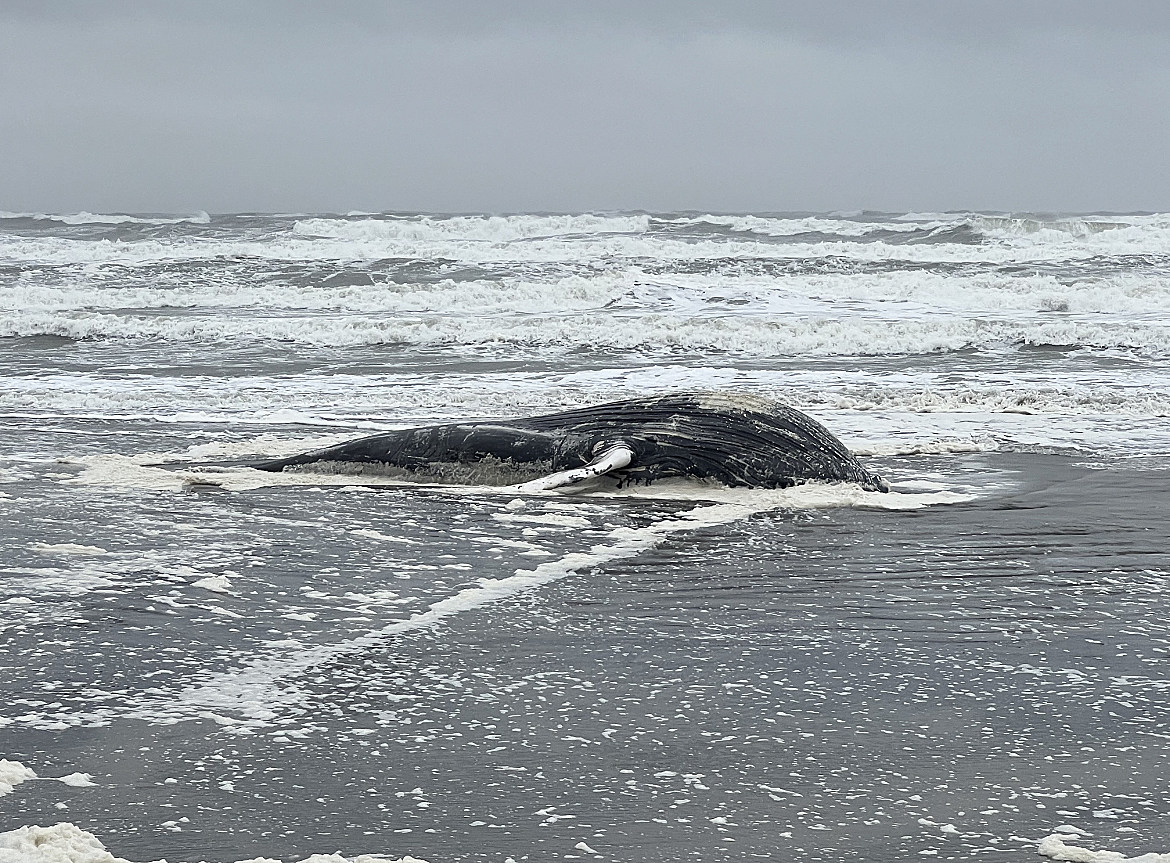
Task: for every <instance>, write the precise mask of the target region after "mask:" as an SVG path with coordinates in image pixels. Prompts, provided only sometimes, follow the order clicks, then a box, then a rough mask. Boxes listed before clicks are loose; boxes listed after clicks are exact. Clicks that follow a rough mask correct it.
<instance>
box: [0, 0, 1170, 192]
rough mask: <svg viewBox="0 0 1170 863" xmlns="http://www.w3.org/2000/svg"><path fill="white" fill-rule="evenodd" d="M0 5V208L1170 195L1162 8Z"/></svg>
mask: <svg viewBox="0 0 1170 863" xmlns="http://www.w3.org/2000/svg"><path fill="white" fill-rule="evenodd" d="M0 14H2V15H3V16H4V19H3V26H2V27H0V97H2V98H3V103H4V104H5V106H6V110H5V112H4V114H3V115H0V138H2V139H3V140H4V141H5V142H6V145H5V149H6V151H7V157H6V158H5V159H4V160H3V163H2V164H0V195H3V197H2V198H0V209H10V210H19V209H25V210H27V209H33V210H36V209H52V210H69V209H90V210H95V209H105V210H109V209H120V210H135V211H190V210H196V209H206V210H211V211H226V210H341V211H344V210H348V209H352V208H358V209H410V210H415V209H421V210H447V211H450V210H477V211H478V210H484V211H506V210H530V209H539V210H579V209H619V208H644V209H708V210H757V211H763V210H769V211H777V210H810V209H811V210H826V209H838V208H860V207H871V208H883V209H895V210H898V209H943V208H964V207H972V208H989V209H1037V210H1039V209H1043V210H1090V209H1170V201H1168V198H1170V178H1167V177H1166V175H1165V172H1164V171H1163V170H1162V169H1161V163H1162V160H1163V158H1164V157H1163V154H1164V153H1165V152H1166V149H1167V145H1168V144H1170V128H1168V124H1167V108H1166V106H1167V105H1170V61H1167V59H1166V58H1165V57H1164V56H1163V55H1164V53H1165V52H1164V51H1163V50H1161V47H1162V46H1164V44H1165V36H1166V34H1167V31H1168V30H1170V24H1168V21H1170V9H1168V7H1166V6H1165V4H1161V3H1119V4H1110V5H1109V7H1108V8H1107V9H1106V8H1103V7H1101V6H1100V5H1099V4H1089V3H1077V2H1061V3H1055V2H1052V3H1048V2H1036V3H1028V4H1018V3H1008V2H997V0H989V2H983V3H979V4H937V3H928V2H892V3H882V4H868V3H815V4H814V3H765V2H759V3H755V2H743V3H733V4H718V5H715V4H699V3H685V2H653V0H647V2H638V3H630V2H626V3H617V2H596V3H589V4H560V3H546V2H519V0H517V2H476V3H471V2H450V0H447V2H444V0H436V2H428V3H373V2H370V3H367V2H349V3H345V2H342V3H331V4H315V3H293V2H280V3H277V2H260V0H257V2H250V3H244V4H237V3H215V2H212V3H208V2H204V3H165V2H159V3H151V4H141V3H121V2H105V3H76V4H39V3H23V4H15V5H13V4H6V6H5V8H4V10H3V13H0Z"/></svg>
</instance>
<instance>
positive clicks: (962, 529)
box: [0, 441, 1170, 861]
mask: <svg viewBox="0 0 1170 863" xmlns="http://www.w3.org/2000/svg"><path fill="white" fill-rule="evenodd" d="M11 445H12V441H7V442H6V446H11ZM883 467H884V469H885V470H886V471H887V473H888V474H889V475H891V476H892V477H894V478H895V479H896V478H897V477H898V476H899V475H905V474H907V473H913V474H922V473H923V472H924V471H925V472H929V471H940V472H944V473H947V474H949V475H951V476H955V477H963V478H965V481H966V482H967V483H968V484H969V485H970V486H971V487H973V488H977V489H978V488H979V486H980V485H983V486H984V487H983V488H982V489H981V490H980V493H979V496H978V497H976V498H975V499H973V500H971V501H969V502H966V503H959V504H954V505H950V506H936V507H930V508H927V509H923V510H919V511H914V512H891V511H883V510H868V509H827V510H804V511H799V510H797V511H785V510H778V511H772V512H759V513H756V514H755V515H753V516H751V517H749V518H746V519H743V520H738V521H733V522H731V523H729V524H725V525H722V526H714V527H706V528H700V529H697V530H694V531H688V532H678V533H675V534H672V535H670V536H669V537H667V538H665V539H664V540H663V541H662V542H661V544H659V545H658V546H657V547H653V548H649V549H647V550H645V551H643V552H642V553H640V554H637V555H628V556H624V557H619V558H617V559H615V560H612V561H610V562H608V563H605V564H602V565H599V566H591V567H586V568H584V569H582V571H580V572H576V573H570V574H568V575H566V576H565V577H564V578H562V579H560V580H558V581H555V582H552V583H550V584H547V585H544V586H542V587H540V588H539V589H536V590H531V591H527V592H523V593H518V594H517V595H515V596H512V597H506V598H504V599H502V600H501V601H499V602H496V603H489V604H487V605H484V606H483V607H481V608H477V609H473V610H471V611H469V612H467V613H464V614H455V615H453V616H451V617H450V618H447V619H444V620H443V621H441V622H439V624H438V625H436V626H430V627H425V628H420V629H418V630H416V631H409V632H405V633H403V634H400V635H395V636H391V637H386V638H383V639H377V640H375V641H374V642H373V643H369V642H367V643H362V644H361V645H360V646H359V647H357V648H352V649H351V648H342V649H333V650H331V649H330V647H331V646H333V647H336V646H337V645H339V644H343V643H344V642H346V641H347V640H351V639H353V638H354V637H355V636H360V635H362V634H364V633H368V632H373V631H376V630H378V629H380V628H381V627H383V626H384V625H385V624H386V623H387V622H390V621H393V620H396V619H404V618H406V617H408V616H409V615H410V614H411V613H413V612H416V611H418V610H420V609H421V608H423V607H425V606H426V604H427V603H428V602H430V601H433V600H434V599H436V598H440V597H442V596H446V595H450V594H451V593H452V592H453V591H458V590H461V589H466V588H468V587H469V586H473V585H474V584H476V583H477V582H478V580H479V579H483V578H500V577H507V576H509V575H511V574H512V573H513V572H514V571H515V570H516V569H518V568H530V567H531V566H533V565H535V564H538V563H541V562H544V561H548V560H550V559H554V560H555V559H558V558H560V557H563V556H565V555H567V554H570V553H572V552H575V551H581V550H587V549H589V548H591V547H594V546H595V545H597V544H602V545H604V544H606V543H607V542H609V541H611V537H612V536H613V535H614V531H615V529H620V528H631V529H634V530H637V529H639V528H644V527H646V526H647V525H651V524H654V523H658V522H661V521H663V520H664V519H668V518H671V517H672V516H674V515H676V514H677V513H678V512H680V511H683V510H686V509H689V508H692V507H694V506H696V504H695V503H693V502H681V501H680V502H664V501H647V500H637V499H621V500H612V499H610V500H606V499H588V500H576V501H574V500H571V499H553V500H545V499H532V500H529V501H528V502H527V503H526V504H525V505H524V506H523V508H519V507H518V506H517V505H516V504H513V503H511V501H512V498H510V497H508V496H497V497H493V496H487V497H476V496H471V497H467V496H464V495H451V494H447V493H444V492H442V491H436V490H428V489H387V488H375V489H368V490H361V491H355V490H345V489H338V488H319V489H313V488H308V489H306V488H301V487H281V488H269V489H256V490H252V491H247V492H236V493H227V492H222V491H215V490H204V491H191V492H187V493H175V492H169V491H167V492H162V491H160V492H152V491H134V490H117V491H111V490H109V489H101V488H97V489H95V488H89V487H75V486H69V485H66V484H63V480H64V479H67V478H68V475H69V473H70V467H69V466H68V465H63V466H61V467H60V468H59V469H58V470H57V471H55V472H54V473H56V474H57V475H55V476H54V475H46V474H43V473H41V474H40V475H37V474H38V473H40V472H39V471H33V472H31V473H30V474H29V475H28V476H26V477H25V478H23V479H21V480H20V481H19V482H17V483H9V484H7V485H5V486H4V489H5V490H6V492H7V494H8V495H9V497H8V498H7V499H5V500H4V504H5V506H6V512H7V515H8V518H7V519H6V521H5V528H4V531H3V539H2V541H3V543H4V552H3V553H4V556H5V560H6V566H7V568H8V574H7V575H6V578H5V580H4V582H3V584H2V586H0V587H2V590H3V591H4V593H5V597H4V598H5V599H7V600H8V602H7V603H5V604H4V605H3V608H4V609H5V615H4V631H3V634H2V636H3V639H4V641H3V644H4V650H3V654H2V655H3V656H4V657H5V658H4V661H3V666H4V669H3V670H4V674H3V678H2V679H3V684H2V688H3V693H4V699H3V706H2V708H0V711H2V712H0V716H3V726H2V727H0V742H2V744H3V751H4V752H5V753H7V754H9V755H10V756H13V755H18V756H20V759H21V760H22V761H23V762H24V763H25V764H27V765H29V766H35V769H36V770H37V772H38V774H39V775H41V776H42V777H50V776H55V775H60V774H64V773H69V772H72V771H84V772H88V773H90V774H91V775H92V776H93V778H94V781H96V782H97V783H98V784H99V786H100V787H97V788H69V787H65V786H62V785H60V784H58V783H51V782H33V783H26V784H24V785H22V786H20V788H19V789H17V793H13V794H10V795H8V796H6V797H3V798H0V813H2V817H3V822H0V823H3V824H4V825H6V826H16V825H19V824H23V823H46V822H50V821H56V820H70V821H72V822H73V823H76V824H78V825H80V826H83V827H84V828H85V829H87V830H90V831H91V832H94V833H95V834H97V835H98V836H100V837H101V838H102V839H103V841H104V842H105V844H106V845H107V847H108V848H109V849H110V850H111V851H112V852H114V853H116V854H117V855H119V856H122V857H126V858H128V859H130V860H151V859H156V858H159V857H162V856H166V857H167V859H169V860H172V861H175V860H235V859H242V858H245V857H253V856H258V855H264V856H269V857H271V856H276V857H281V858H283V859H299V858H300V857H303V856H306V855H308V854H310V853H314V852H320V851H330V850H334V849H342V850H343V851H344V852H345V853H347V854H357V853H363V852H364V853H369V852H377V853H384V854H389V855H393V856H397V855H401V854H407V853H409V854H412V855H415V856H418V857H422V858H425V859H428V860H431V861H447V860H452V861H454V860H469V861H470V860H501V861H502V860H505V859H507V858H509V857H511V858H513V859H515V860H523V859H530V860H537V859H550V858H552V857H559V858H569V859H573V858H577V859H596V858H604V859H620V860H645V861H658V860H661V861H669V860H678V859H695V860H708V859H727V860H740V859H749V858H763V859H776V858H778V857H789V856H792V857H799V858H801V859H810V860H842V859H855V860H883V861H884V860H889V861H895V860H906V859H910V858H911V857H918V856H932V857H937V858H940V859H950V860H968V859H973V858H979V859H986V860H994V861H1000V860H1002V861H1010V860H1019V859H1028V858H1029V857H1031V856H1032V855H1034V854H1035V842H1036V841H1037V840H1038V839H1039V838H1041V837H1042V836H1044V835H1047V834H1048V833H1050V832H1051V831H1052V829H1053V828H1055V827H1057V826H1059V825H1063V824H1071V825H1073V826H1076V827H1078V828H1079V829H1082V830H1085V831H1087V832H1090V833H1092V834H1093V837H1094V838H1093V840H1092V841H1093V842H1095V843H1100V845H1099V846H1098V847H1100V846H1104V847H1109V848H1112V849H1115V850H1121V851H1125V850H1127V849H1134V853H1138V852H1139V851H1141V850H1143V849H1149V848H1150V847H1151V846H1160V845H1163V844H1165V841H1166V839H1167V832H1166V823H1167V820H1168V819H1170V803H1167V801H1168V800H1170V795H1168V793H1167V792H1168V790H1170V789H1168V788H1167V777H1168V776H1170V771H1168V769H1167V768H1168V766H1170V765H1168V761H1170V756H1168V755H1167V751H1168V749H1167V747H1166V727H1165V716H1166V715H1167V709H1168V708H1170V685H1168V684H1167V682H1166V679H1165V676H1166V664H1167V651H1168V650H1170V632H1168V629H1170V624H1168V623H1167V620H1166V615H1165V601H1166V600H1165V595H1166V594H1165V583H1166V578H1167V575H1168V573H1167V571H1166V556H1165V527H1164V526H1165V524H1166V523H1167V519H1168V518H1170V494H1168V493H1167V488H1168V486H1167V482H1166V480H1167V478H1168V477H1167V473H1166V471H1165V470H1162V469H1157V468H1153V469H1151V468H1149V467H1140V466H1126V465H1125V464H1123V463H1118V464H1112V465H1109V466H1086V465H1083V464H1080V463H1078V460H1077V459H1076V458H1074V457H1071V456H1069V455H1060V454H1016V455H1012V454H1003V453H993V454H983V455H978V456H947V457H945V458H939V457H917V458H914V459H906V458H901V459H897V458H895V459H888V460H887V463H886V464H884V465H883ZM550 516H551V518H550ZM69 546H81V547H85V546H89V547H90V548H89V550H88V551H87V550H85V549H84V548H83V549H80V550H79V549H77V548H71V547H69ZM99 550H100V551H99ZM208 574H220V575H225V577H226V578H227V583H228V587H227V589H226V591H227V592H222V591H216V590H207V589H202V588H199V587H196V586H194V581H193V580H194V579H195V578H196V576H201V575H208ZM54 578H56V579H58V581H59V584H58V588H57V590H56V592H54V590H53V586H52V585H51V584H48V585H46V583H45V580H46V579H48V580H50V581H51V580H52V579H54ZM34 589H35V590H36V593H37V595H38V599H37V601H36V602H35V603H27V604H22V603H20V602H16V603H13V601H12V599H13V598H14V597H21V596H25V595H28V594H30V593H32V592H33V590H34ZM290 645H291V646H290ZM321 646H324V647H325V648H326V649H325V650H324V651H322V652H321V653H320V660H319V661H317V662H314V663H313V664H310V665H308V666H299V665H297V663H296V660H295V657H296V655H297V653H298V652H300V651H304V650H308V649H310V648H313V647H321ZM257 657H269V658H272V657H277V658H278V661H277V663H276V665H277V670H278V672H279V673H277V674H274V675H272V676H271V677H270V679H269V680H268V683H270V684H271V687H270V689H269V690H268V692H269V695H270V696H271V697H270V700H269V701H268V702H267V703H268V705H269V706H270V707H271V711H269V712H268V713H265V714H264V715H262V716H260V717H259V718H257V714H256V713H255V711H253V712H252V713H248V712H247V711H243V712H241V711H238V710H234V709H233V708H232V706H231V702H230V700H229V701H227V702H225V704H226V705H227V706H226V707H225V706H224V705H220V706H215V705H214V704H211V702H207V701H200V700H199V699H195V700H194V701H189V702H188V706H186V707H183V706H182V705H183V704H184V693H187V694H188V695H189V694H190V692H191V691H192V690H193V689H194V690H198V689H199V685H200V681H206V680H209V679H210V680H213V681H214V680H215V678H213V677H209V675H211V674H214V673H216V672H224V671H227V672H231V671H232V670H233V669H239V668H241V667H246V666H248V664H249V663H250V662H251V661H253V660H255V659H256V658H257ZM280 657H284V659H283V660H281V659H280ZM281 661H284V662H286V665H285V666H284V667H283V671H282V670H281V666H280V663H281ZM281 673H283V674H285V675H286V676H285V677H281V676H280V674H281ZM229 680H230V675H229ZM218 685H223V684H222V679H221V682H220V684H218ZM207 694H208V693H206V692H205V693H204V696H206V695H207ZM212 694H214V693H212ZM286 696H287V697H286ZM209 704H211V706H208V705H209ZM176 705H180V706H179V707H176ZM190 705H194V706H190ZM581 843H584V846H585V847H584V848H582V846H581ZM589 849H591V850H589ZM594 852H596V853H594Z"/></svg>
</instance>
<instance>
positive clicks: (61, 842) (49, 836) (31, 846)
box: [0, 821, 426, 863]
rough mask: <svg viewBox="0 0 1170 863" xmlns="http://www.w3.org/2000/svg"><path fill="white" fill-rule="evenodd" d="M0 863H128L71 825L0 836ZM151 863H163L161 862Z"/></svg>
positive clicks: (340, 862) (314, 862) (389, 862)
mask: <svg viewBox="0 0 1170 863" xmlns="http://www.w3.org/2000/svg"><path fill="white" fill-rule="evenodd" d="M0 863H132V861H129V860H127V859H125V858H124V857H115V856H114V855H113V854H111V853H110V852H109V851H108V850H107V849H106V846H105V845H103V844H102V842H101V840H100V839H98V838H97V837H96V836H95V835H94V834H92V833H90V832H88V831H86V830H82V829H81V828H80V827H78V826H77V825H75V824H72V823H69V822H67V821H66V822H62V823H59V824H54V825H52V826H49V827H39V826H26V827H18V828H16V829H15V830H8V831H7V832H4V833H0ZM155 863H165V861H164V860H158V861H155ZM239 863H280V861H279V860H275V859H274V858H271V857H263V858H259V857H257V858H252V859H251V860H247V861H239ZM301 863H426V861H424V860H420V859H418V858H416V857H410V856H406V857H387V856H384V855H381V854H358V855H355V856H353V857H346V856H343V855H342V854H340V853H337V854H314V855H312V856H310V857H307V858H304V860H302V861H301Z"/></svg>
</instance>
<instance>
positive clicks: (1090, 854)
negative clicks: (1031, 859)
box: [1038, 832, 1170, 863]
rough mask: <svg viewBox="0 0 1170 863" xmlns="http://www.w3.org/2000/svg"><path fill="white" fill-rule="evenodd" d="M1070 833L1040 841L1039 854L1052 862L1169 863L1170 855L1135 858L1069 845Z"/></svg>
mask: <svg viewBox="0 0 1170 863" xmlns="http://www.w3.org/2000/svg"><path fill="white" fill-rule="evenodd" d="M1075 838H1076V836H1075V835H1070V833H1067V832H1065V833H1053V834H1052V835H1050V836H1046V837H1044V838H1043V839H1041V840H1040V843H1039V848H1038V850H1039V852H1040V853H1041V854H1042V855H1044V856H1045V857H1048V858H1050V859H1052V860H1066V861H1070V863H1170V854H1159V853H1156V852H1150V853H1146V854H1139V855H1137V856H1135V857H1130V856H1127V855H1126V854H1123V853H1121V852H1120V851H1108V850H1093V849H1090V848H1085V847H1084V846H1082V845H1070V844H1068V842H1069V841H1070V840H1073V839H1075Z"/></svg>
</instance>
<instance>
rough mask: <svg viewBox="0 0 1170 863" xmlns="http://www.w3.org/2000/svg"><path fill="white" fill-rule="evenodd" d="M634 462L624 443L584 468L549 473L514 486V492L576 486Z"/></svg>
mask: <svg viewBox="0 0 1170 863" xmlns="http://www.w3.org/2000/svg"><path fill="white" fill-rule="evenodd" d="M633 460H634V451H633V450H632V449H630V448H629V447H628V446H626V445H625V444H624V443H618V444H614V445H613V446H611V447H609V448H608V449H606V450H605V451H603V452H602V453H601V454H600V455H598V456H597V458H595V459H593V461H591V462H589V464H587V465H585V466H584V467H577V468H573V469H572V470H562V471H559V472H558V473H550V474H549V475H548V476H542V477H541V478H540V479H534V480H529V481H528V482H522V483H520V485H518V486H515V489H516V491H549V490H551V489H554V488H561V487H563V486H566V485H576V484H577V483H579V482H583V481H585V480H587V479H593V477H595V476H601V475H602V474H606V473H609V472H610V471H611V470H621V469H622V468H624V467H629V466H630V462H632V461H633Z"/></svg>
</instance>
